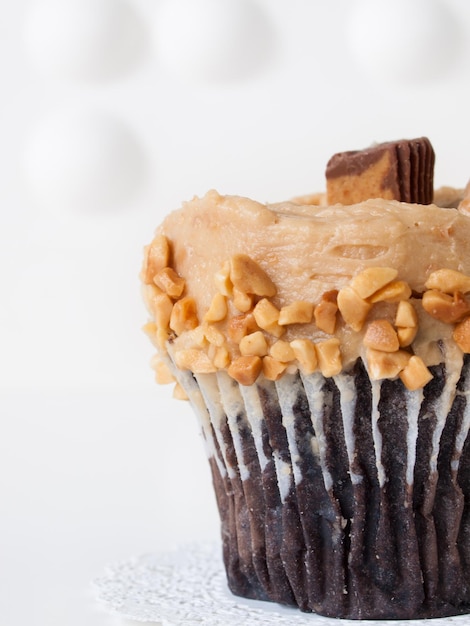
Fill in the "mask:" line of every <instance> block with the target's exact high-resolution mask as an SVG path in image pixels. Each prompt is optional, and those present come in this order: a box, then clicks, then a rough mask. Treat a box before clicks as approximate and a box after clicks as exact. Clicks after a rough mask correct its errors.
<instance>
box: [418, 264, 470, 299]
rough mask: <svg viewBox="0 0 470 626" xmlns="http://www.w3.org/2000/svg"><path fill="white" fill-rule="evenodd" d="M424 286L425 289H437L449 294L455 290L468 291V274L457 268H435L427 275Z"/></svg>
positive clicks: (469, 284)
mask: <svg viewBox="0 0 470 626" xmlns="http://www.w3.org/2000/svg"><path fill="white" fill-rule="evenodd" d="M424 286H425V287H426V289H437V290H438V291H442V292H443V293H447V294H451V295H452V294H453V293H454V292H456V291H460V292H461V293H468V292H469V291H470V276H466V275H465V274H462V272H458V271H457V270H449V269H441V270H436V271H435V272H432V274H430V275H429V278H428V279H427V281H426V282H425V284H424Z"/></svg>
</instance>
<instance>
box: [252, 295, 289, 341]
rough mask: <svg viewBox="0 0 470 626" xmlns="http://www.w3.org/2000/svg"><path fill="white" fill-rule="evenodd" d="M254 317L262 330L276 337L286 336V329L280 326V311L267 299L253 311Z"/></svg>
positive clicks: (259, 303)
mask: <svg viewBox="0 0 470 626" xmlns="http://www.w3.org/2000/svg"><path fill="white" fill-rule="evenodd" d="M253 316H254V318H255V320H256V323H257V324H258V326H259V327H260V328H262V329H263V330H266V331H267V332H269V333H271V334H272V335H274V336H275V337H280V336H281V335H283V334H284V332H285V328H282V326H280V324H279V310H278V309H277V308H276V307H275V306H274V304H272V302H270V301H269V300H267V299H266V298H263V299H262V300H260V301H259V302H258V303H257V305H256V306H255V308H254V309H253Z"/></svg>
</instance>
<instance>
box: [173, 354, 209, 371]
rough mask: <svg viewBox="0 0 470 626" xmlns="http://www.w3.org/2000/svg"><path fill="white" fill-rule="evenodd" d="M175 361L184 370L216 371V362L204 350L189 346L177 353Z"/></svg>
mask: <svg viewBox="0 0 470 626" xmlns="http://www.w3.org/2000/svg"><path fill="white" fill-rule="evenodd" d="M175 363H176V365H177V367H179V368H180V369H182V370H190V371H191V372H194V373H195V374H211V373H213V372H215V371H216V368H215V367H214V364H213V363H212V361H211V360H210V359H209V357H208V355H207V354H206V353H205V352H204V350H198V349H195V348H189V349H187V350H178V351H177V352H176V353H175Z"/></svg>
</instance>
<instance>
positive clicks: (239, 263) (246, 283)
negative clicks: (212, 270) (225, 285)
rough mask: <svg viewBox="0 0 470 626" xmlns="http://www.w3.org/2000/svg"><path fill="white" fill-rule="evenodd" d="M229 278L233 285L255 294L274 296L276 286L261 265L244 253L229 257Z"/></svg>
mask: <svg viewBox="0 0 470 626" xmlns="http://www.w3.org/2000/svg"><path fill="white" fill-rule="evenodd" d="M230 280H231V281H232V283H233V286H234V287H236V288H237V289H239V290H240V291H244V292H245V293H251V294H253V295H255V296H269V297H270V296H275V295H276V286H275V285H274V283H273V282H272V280H271V279H270V278H269V276H268V275H267V274H266V272H265V271H264V270H263V269H261V267H260V266H259V265H258V263H256V262H255V261H253V259H252V258H251V257H249V256H248V255H246V254H235V255H234V256H233V257H232V258H231V259H230Z"/></svg>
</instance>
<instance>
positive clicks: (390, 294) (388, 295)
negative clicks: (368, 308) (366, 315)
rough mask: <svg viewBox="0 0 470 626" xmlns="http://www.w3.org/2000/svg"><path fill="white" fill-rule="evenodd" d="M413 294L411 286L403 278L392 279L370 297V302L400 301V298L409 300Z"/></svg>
mask: <svg viewBox="0 0 470 626" xmlns="http://www.w3.org/2000/svg"><path fill="white" fill-rule="evenodd" d="M410 296H411V287H410V286H409V285H408V283H405V281H403V280H392V282H391V283H388V285H385V287H382V289H379V290H378V291H376V292H375V293H374V294H373V295H372V296H371V297H370V298H369V302H372V304H375V303H376V302H400V300H408V298H409V297H410Z"/></svg>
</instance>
